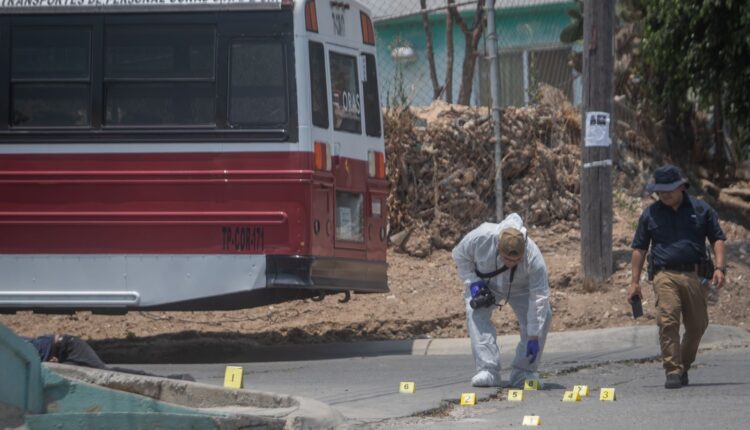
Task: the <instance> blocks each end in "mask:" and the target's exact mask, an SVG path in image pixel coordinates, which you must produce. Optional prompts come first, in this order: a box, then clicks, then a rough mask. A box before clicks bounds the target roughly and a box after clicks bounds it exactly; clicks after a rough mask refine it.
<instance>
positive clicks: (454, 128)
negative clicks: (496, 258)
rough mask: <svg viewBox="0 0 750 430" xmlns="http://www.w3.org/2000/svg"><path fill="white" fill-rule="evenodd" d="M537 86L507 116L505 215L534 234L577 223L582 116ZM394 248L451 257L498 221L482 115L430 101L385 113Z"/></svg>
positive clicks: (491, 141)
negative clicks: (534, 94) (482, 227)
mask: <svg viewBox="0 0 750 430" xmlns="http://www.w3.org/2000/svg"><path fill="white" fill-rule="evenodd" d="M556 92H558V90H556V89H554V88H551V87H543V89H542V90H540V95H539V98H538V101H537V102H536V103H535V104H533V105H532V106H529V107H522V108H513V107H509V108H506V109H505V110H504V111H503V115H502V117H503V120H502V133H501V144H502V154H503V164H502V165H503V170H502V178H503V190H504V193H503V195H504V208H503V210H504V212H505V213H510V212H518V213H519V214H521V216H522V217H523V218H524V220H525V222H526V223H527V224H530V225H549V224H551V223H553V222H556V221H574V220H576V219H577V218H578V212H579V207H580V200H579V178H578V172H579V171H580V158H581V156H580V134H581V125H580V115H579V113H578V112H577V111H576V109H575V108H573V106H571V105H570V104H569V103H568V102H567V101H565V97H563V96H562V95H561V94H557V93H556ZM384 121H385V129H386V151H387V152H388V160H389V161H388V168H389V169H388V176H389V178H390V181H391V194H390V196H389V200H388V201H389V204H390V205H389V210H390V218H389V221H390V226H391V232H392V234H393V235H392V237H391V240H392V242H393V243H394V244H395V245H396V246H397V248H398V249H399V250H402V251H404V252H407V253H409V254H410V255H413V256H418V257H424V256H426V255H429V254H430V253H431V252H432V249H433V248H437V249H450V248H452V247H453V246H454V245H455V244H456V242H457V241H458V240H459V239H460V238H461V237H462V236H463V235H464V234H465V233H466V232H467V231H469V230H470V229H472V228H474V227H476V226H477V225H478V224H479V223H481V222H482V221H483V220H487V219H493V218H494V213H495V162H494V157H495V155H494V153H495V138H494V132H493V126H492V120H491V116H490V114H489V112H488V110H487V109H483V108H470V107H466V106H456V105H450V104H447V103H445V102H435V103H434V104H433V105H432V106H430V107H428V108H423V109H413V110H411V111H410V110H405V109H395V110H390V111H387V112H386V114H385V119H384Z"/></svg>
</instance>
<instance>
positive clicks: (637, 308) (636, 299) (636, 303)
mask: <svg viewBox="0 0 750 430" xmlns="http://www.w3.org/2000/svg"><path fill="white" fill-rule="evenodd" d="M631 301H632V303H631V304H630V305H631V306H632V307H633V318H634V319H635V318H638V317H641V316H643V305H641V296H633V298H632V299H631Z"/></svg>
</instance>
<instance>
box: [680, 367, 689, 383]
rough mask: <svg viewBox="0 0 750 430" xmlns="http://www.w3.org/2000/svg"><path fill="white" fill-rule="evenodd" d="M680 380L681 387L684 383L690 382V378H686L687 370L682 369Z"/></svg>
mask: <svg viewBox="0 0 750 430" xmlns="http://www.w3.org/2000/svg"><path fill="white" fill-rule="evenodd" d="M680 382H682V386H683V387H684V386H685V385H689V384H690V380H689V379H688V374H687V370H686V371H684V372H682V374H681V375H680Z"/></svg>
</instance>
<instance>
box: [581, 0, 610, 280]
mask: <svg viewBox="0 0 750 430" xmlns="http://www.w3.org/2000/svg"><path fill="white" fill-rule="evenodd" d="M614 25H615V0H585V1H584V6H583V109H582V110H583V127H581V134H582V139H581V145H582V148H581V158H582V164H583V166H582V169H583V171H582V173H581V265H582V267H583V275H584V288H585V289H587V290H589V291H592V290H594V289H596V288H597V287H598V286H599V285H600V283H601V282H603V281H604V280H605V279H607V278H608V277H609V276H610V275H611V274H612V154H613V151H612V139H611V135H612V124H613V121H612V98H613V95H614V89H613V87H614V83H613V80H614V73H613V69H614Z"/></svg>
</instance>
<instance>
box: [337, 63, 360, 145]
mask: <svg viewBox="0 0 750 430" xmlns="http://www.w3.org/2000/svg"><path fill="white" fill-rule="evenodd" d="M330 59H331V100H332V103H331V105H333V128H334V129H335V130H342V131H349V132H352V133H358V134H359V133H362V116H361V110H360V102H359V78H358V76H359V75H358V73H357V58H356V57H353V56H351V55H342V54H337V53H335V52H331V53H330Z"/></svg>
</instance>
